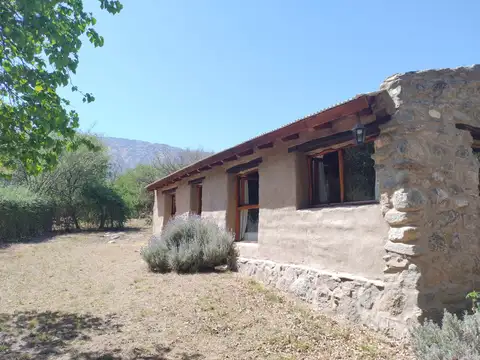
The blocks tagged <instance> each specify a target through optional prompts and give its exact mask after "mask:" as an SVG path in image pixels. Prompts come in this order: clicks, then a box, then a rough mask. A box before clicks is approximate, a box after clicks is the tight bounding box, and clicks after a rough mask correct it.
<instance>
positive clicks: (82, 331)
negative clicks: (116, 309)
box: [0, 311, 204, 360]
mask: <svg viewBox="0 0 480 360" xmlns="http://www.w3.org/2000/svg"><path fill="white" fill-rule="evenodd" d="M121 331H122V324H119V323H118V322H117V321H116V317H115V315H109V316H106V317H105V318H100V317H95V316H92V315H86V314H73V313H62V312H35V311H28V312H16V313H14V314H0V360H7V359H8V360H17V359H18V360H30V359H36V360H46V359H51V358H56V357H61V358H62V359H71V360H174V359H175V360H177V359H178V360H200V359H204V357H203V356H202V355H200V354H187V353H181V354H176V355H175V357H171V353H172V349H171V348H169V347H163V346H157V347H155V349H154V351H148V350H145V349H142V348H134V349H133V350H129V351H127V353H126V352H125V351H123V350H122V349H113V350H99V351H88V352H83V351H82V350H79V349H78V348H74V347H73V346H72V343H73V342H74V341H75V344H76V345H77V346H78V345H79V344H80V345H88V342H89V341H91V339H92V337H93V336H98V335H102V334H112V333H120V332H121ZM80 349H81V346H80Z"/></svg>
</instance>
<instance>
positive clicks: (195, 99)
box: [73, 0, 480, 151]
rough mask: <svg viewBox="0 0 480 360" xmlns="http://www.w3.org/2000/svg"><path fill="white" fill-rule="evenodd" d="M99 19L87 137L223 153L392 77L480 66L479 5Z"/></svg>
mask: <svg viewBox="0 0 480 360" xmlns="http://www.w3.org/2000/svg"><path fill="white" fill-rule="evenodd" d="M84 1H85V5H86V8H87V9H88V10H91V11H93V12H94V14H96V17H97V20H98V23H97V29H98V30H99V32H100V33H101V34H102V35H103V36H104V37H105V46H104V47H103V48H101V49H98V48H97V49H95V48H93V47H92V46H90V45H89V44H87V43H86V42H85V45H84V47H83V48H82V50H81V53H80V66H79V69H78V72H77V76H76V77H75V83H76V85H78V86H79V87H80V88H81V89H82V90H84V91H89V92H92V93H94V95H95V97H96V101H95V102H94V103H92V104H88V105H84V104H82V103H81V102H80V99H79V98H77V100H78V101H74V102H73V104H74V107H75V109H76V110H77V111H78V112H79V114H80V124H81V129H82V130H92V131H93V132H96V133H100V134H103V135H105V136H114V137H124V138H129V139H138V140H145V141H150V142H156V143H164V144H168V145H173V146H179V147H193V148H195V147H203V148H204V149H205V150H213V151H219V150H222V149H224V148H226V147H230V146H233V145H236V144H238V143H240V142H243V141H245V140H248V139H249V138H251V137H253V136H256V135H258V134H260V133H262V132H266V131H269V130H273V129H274V128H277V127H279V126H281V125H284V124H285V123H288V122H291V121H293V120H296V119H297V118H300V117H303V116H305V115H308V114H310V113H313V112H316V111H318V110H321V109H322V108H325V107H328V106H331V105H333V104H335V103H337V102H340V101H343V100H346V99H348V98H351V97H353V96H355V95H357V94H360V93H364V92H369V91H375V90H377V89H378V87H379V85H380V84H381V82H382V81H383V79H385V78H386V77H387V76H389V75H392V74H394V73H398V72H405V71H410V70H423V69H428V68H438V67H457V66H462V65H472V64H474V63H480V46H479V39H480V30H479V27H478V16H479V14H480V1H478V0H471V1H468V0H456V1H453V0H451V1H448V0H436V1H433V0H415V1H413V0H397V1H392V0H370V1H358V0H355V1H354V0H351V1H347V0H336V1H335V0H334V1H332V0H330V1H325V0H290V1H286V0H241V1H240V0H169V1H166V0H165V1H164V0H122V3H123V4H124V9H123V11H122V12H121V14H119V15H116V16H111V15H109V14H108V13H106V12H103V11H101V10H100V8H99V6H98V5H97V3H98V0H84Z"/></svg>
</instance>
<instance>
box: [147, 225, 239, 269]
mask: <svg viewBox="0 0 480 360" xmlns="http://www.w3.org/2000/svg"><path fill="white" fill-rule="evenodd" d="M142 257H143V259H144V260H145V261H146V262H147V264H148V267H149V269H150V270H151V271H157V272H167V271H175V272H178V273H194V272H199V271H206V270H213V269H214V268H215V267H216V266H219V265H228V267H229V268H230V269H231V270H236V265H237V257H238V252H237V249H236V247H235V244H234V241H233V235H232V234H231V233H229V232H227V231H225V230H222V229H220V228H219V227H218V225H217V224H215V223H213V222H211V221H208V220H205V219H202V218H200V217H198V216H190V217H188V218H176V219H174V220H172V221H170V222H169V223H168V224H167V226H166V227H165V229H164V230H163V232H162V234H161V236H160V237H153V238H152V239H151V240H150V243H149V244H148V246H147V247H145V248H144V249H142Z"/></svg>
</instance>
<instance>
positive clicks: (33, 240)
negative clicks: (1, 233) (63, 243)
mask: <svg viewBox="0 0 480 360" xmlns="http://www.w3.org/2000/svg"><path fill="white" fill-rule="evenodd" d="M141 231H145V228H143V227H125V228H123V229H96V228H95V229H91V228H87V229H79V230H74V229H70V230H56V231H52V232H49V233H46V234H43V235H37V236H34V237H30V238H23V239H14V240H9V241H4V240H0V250H1V249H6V248H8V247H10V246H12V245H15V244H39V243H43V242H47V241H50V240H52V239H54V238H55V237H56V236H58V235H65V234H71V235H75V234H78V235H90V234H94V235H98V234H107V235H115V234H123V233H139V232H141Z"/></svg>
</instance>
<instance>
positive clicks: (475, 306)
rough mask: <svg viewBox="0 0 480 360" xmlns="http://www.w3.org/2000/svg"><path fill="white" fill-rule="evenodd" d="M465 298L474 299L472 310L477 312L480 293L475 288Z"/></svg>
mask: <svg viewBox="0 0 480 360" xmlns="http://www.w3.org/2000/svg"><path fill="white" fill-rule="evenodd" d="M465 298H466V299H469V300H472V311H473V312H474V313H475V312H477V311H478V310H479V302H480V293H479V292H477V291H475V290H474V291H471V292H469V293H468V294H467V296H466V297H465Z"/></svg>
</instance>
